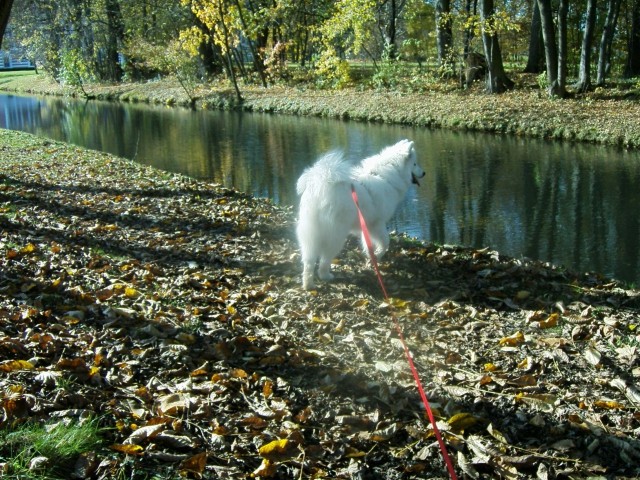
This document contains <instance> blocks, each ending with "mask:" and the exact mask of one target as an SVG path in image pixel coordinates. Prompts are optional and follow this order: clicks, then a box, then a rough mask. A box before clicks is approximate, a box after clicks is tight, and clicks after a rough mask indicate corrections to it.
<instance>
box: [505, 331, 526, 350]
mask: <svg viewBox="0 0 640 480" xmlns="http://www.w3.org/2000/svg"><path fill="white" fill-rule="evenodd" d="M521 343H524V334H523V333H522V332H516V333H514V334H513V335H511V336H510V337H503V338H501V339H500V345H509V346H511V347H515V346H517V345H520V344H521Z"/></svg>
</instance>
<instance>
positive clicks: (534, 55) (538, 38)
mask: <svg viewBox="0 0 640 480" xmlns="http://www.w3.org/2000/svg"><path fill="white" fill-rule="evenodd" d="M542 49H543V43H542V23H541V21H540V8H538V2H537V0H533V16H532V17H531V33H530V34H529V57H528V59H527V66H526V67H524V73H540V72H542V65H543V62H542V60H543V59H542Z"/></svg>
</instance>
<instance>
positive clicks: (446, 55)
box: [436, 0, 453, 73]
mask: <svg viewBox="0 0 640 480" xmlns="http://www.w3.org/2000/svg"><path fill="white" fill-rule="evenodd" d="M452 45H453V31H452V29H451V2H450V0H437V1H436V48H437V50H438V65H439V66H440V68H441V69H442V70H443V71H445V72H446V71H449V70H450V69H452V65H453V59H452V58H451V48H452ZM451 73H452V72H451Z"/></svg>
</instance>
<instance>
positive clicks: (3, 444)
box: [0, 420, 104, 480]
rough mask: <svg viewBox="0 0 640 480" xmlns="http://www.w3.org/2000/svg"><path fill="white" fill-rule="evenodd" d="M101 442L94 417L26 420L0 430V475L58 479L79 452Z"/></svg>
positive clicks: (66, 474)
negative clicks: (1, 466) (0, 468)
mask: <svg viewBox="0 0 640 480" xmlns="http://www.w3.org/2000/svg"><path fill="white" fill-rule="evenodd" d="M103 444H104V440H103V438H102V435H101V429H100V427H99V426H98V421H97V420H90V421H85V422H72V423H69V424H67V423H64V422H63V421H60V422H55V423H54V422H48V423H46V424H40V423H27V424H23V425H20V426H18V427H17V428H9V429H2V430H0V463H3V464H5V465H4V472H3V473H2V475H1V476H2V478H15V479H18V478H20V479H34V480H36V479H38V480H44V479H51V480H53V479H62V478H69V471H70V469H71V468H73V465H74V463H75V461H76V460H77V458H78V457H79V456H80V455H82V454H83V453H88V452H91V451H95V450H96V449H98V448H99V447H101V446H102V445H103Z"/></svg>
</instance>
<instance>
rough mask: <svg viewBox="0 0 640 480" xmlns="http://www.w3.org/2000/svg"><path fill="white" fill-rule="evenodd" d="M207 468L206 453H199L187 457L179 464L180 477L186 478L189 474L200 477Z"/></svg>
mask: <svg viewBox="0 0 640 480" xmlns="http://www.w3.org/2000/svg"><path fill="white" fill-rule="evenodd" d="M206 466H207V452H200V453H197V454H195V455H194V456H192V457H189V458H187V459H185V460H183V461H182V463H180V467H179V470H180V475H182V476H183V477H186V476H187V475H189V474H195V475H196V476H198V477H200V476H201V475H202V473H203V472H204V469H205V467H206Z"/></svg>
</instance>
